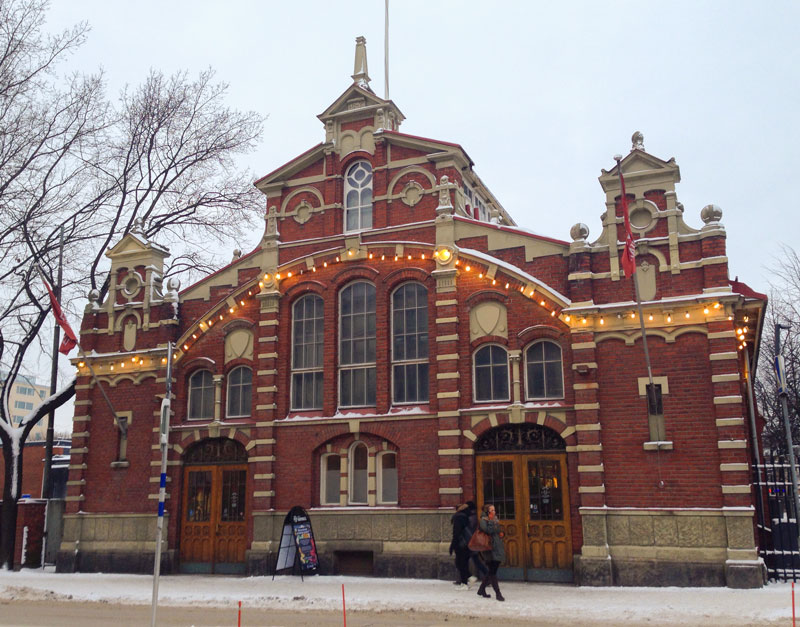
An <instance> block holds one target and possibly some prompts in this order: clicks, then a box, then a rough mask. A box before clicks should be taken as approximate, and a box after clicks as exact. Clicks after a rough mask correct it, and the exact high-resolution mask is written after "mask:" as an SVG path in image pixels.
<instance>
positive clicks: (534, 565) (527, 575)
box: [476, 453, 572, 581]
mask: <svg viewBox="0 0 800 627" xmlns="http://www.w3.org/2000/svg"><path fill="white" fill-rule="evenodd" d="M476 470H477V488H478V489H477V494H478V502H479V503H480V504H481V505H482V504H483V503H492V504H494V506H495V509H496V511H497V517H498V520H499V522H500V524H501V525H502V527H503V532H504V534H505V537H504V538H503V540H504V544H505V551H506V561H505V564H504V565H503V567H502V568H501V569H500V572H501V575H502V576H504V577H505V578H507V579H519V580H525V581H572V537H571V535H572V534H571V528H570V519H569V491H568V489H567V465H566V455H565V454H559V453H542V454H532V455H519V454H518V455H480V456H477V457H476Z"/></svg>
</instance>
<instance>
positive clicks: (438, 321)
mask: <svg viewBox="0 0 800 627" xmlns="http://www.w3.org/2000/svg"><path fill="white" fill-rule="evenodd" d="M451 322H458V316H451V317H449V318H436V324H450V323H451Z"/></svg>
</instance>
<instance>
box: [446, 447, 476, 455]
mask: <svg viewBox="0 0 800 627" xmlns="http://www.w3.org/2000/svg"><path fill="white" fill-rule="evenodd" d="M437 453H438V454H439V455H470V456H472V455H474V454H475V451H473V450H472V449H471V448H441V449H439V450H438V451H437Z"/></svg>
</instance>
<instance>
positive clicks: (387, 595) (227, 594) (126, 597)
mask: <svg viewBox="0 0 800 627" xmlns="http://www.w3.org/2000/svg"><path fill="white" fill-rule="evenodd" d="M342 584H344V591H345V600H346V607H347V611H348V614H350V612H356V611H359V610H362V611H369V612H372V613H376V614H377V615H380V614H381V613H389V614H391V615H393V616H394V618H395V623H394V624H397V623H396V620H397V615H402V614H403V613H407V612H410V611H414V612H431V613H434V614H437V615H440V616H441V617H442V620H444V621H447V622H448V623H449V624H459V622H460V620H459V619H460V618H463V622H467V621H468V620H469V622H470V623H471V624H476V622H477V624H481V623H482V622H483V621H484V620H485V621H486V622H488V621H489V620H491V622H492V623H496V622H498V621H499V622H500V623H502V621H503V619H504V618H505V619H508V620H509V621H512V620H515V621H519V620H520V619H529V620H530V622H531V624H538V623H546V624H553V625H556V624H563V625H591V624H600V625H622V624H643V625H644V624H649V625H791V620H792V588H791V584H770V585H769V586H766V587H764V588H761V589H757V590H731V589H728V588H581V587H575V586H567V585H552V584H525V583H509V582H501V591H502V592H503V594H504V595H505V597H506V602H505V603H498V602H497V601H495V600H494V599H493V598H492V599H483V598H480V597H478V596H477V595H476V594H475V592H476V588H475V587H474V586H473V588H472V589H471V590H458V589H456V587H455V586H453V585H452V583H450V582H448V581H439V580H420V579H373V578H366V577H306V578H305V580H304V581H301V580H300V577H291V576H280V577H276V578H275V580H274V581H273V580H272V578H271V577H247V578H242V577H220V576H198V575H171V576H164V577H161V579H160V586H159V592H160V593H159V605H160V606H162V607H166V606H181V607H187V606H192V607H214V608H216V607H232V606H234V607H235V606H236V604H237V602H238V601H242V607H243V608H245V609H256V608H260V609H275V610H278V609H280V610H282V611H284V612H285V611H287V610H289V611H296V612H298V613H300V612H308V611H330V612H341V611H342ZM152 586H153V580H152V577H149V576H144V575H118V574H69V575H67V574H56V573H55V572H53V571H52V570H44V571H42V570H28V569H26V570H23V571H20V572H8V571H0V604H6V603H16V602H24V601H26V600H30V601H34V600H44V601H48V602H64V601H66V602H69V603H80V602H101V603H112V604H121V605H133V606H136V605H149V604H150V601H151V595H152ZM797 593H798V601H800V586H798V591H797ZM2 616H3V614H2V611H1V610H0V624H3V625H6V624H8V623H6V622H4V621H3V618H2ZM309 616H310V615H309ZM297 624H302V619H300V621H299V622H298V623H297ZM374 624H380V619H379V618H378V619H376V621H375V623H374ZM436 624H439V623H436ZM517 624H519V623H517Z"/></svg>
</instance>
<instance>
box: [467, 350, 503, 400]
mask: <svg viewBox="0 0 800 627" xmlns="http://www.w3.org/2000/svg"><path fill="white" fill-rule="evenodd" d="M474 380H475V400H476V401H478V402H485V401H508V400H509V394H508V390H509V385H508V353H507V352H506V349H505V348H503V347H502V346H497V345H496V344H490V345H488V346H483V347H481V348H479V349H478V350H477V351H476V352H475V370H474Z"/></svg>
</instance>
